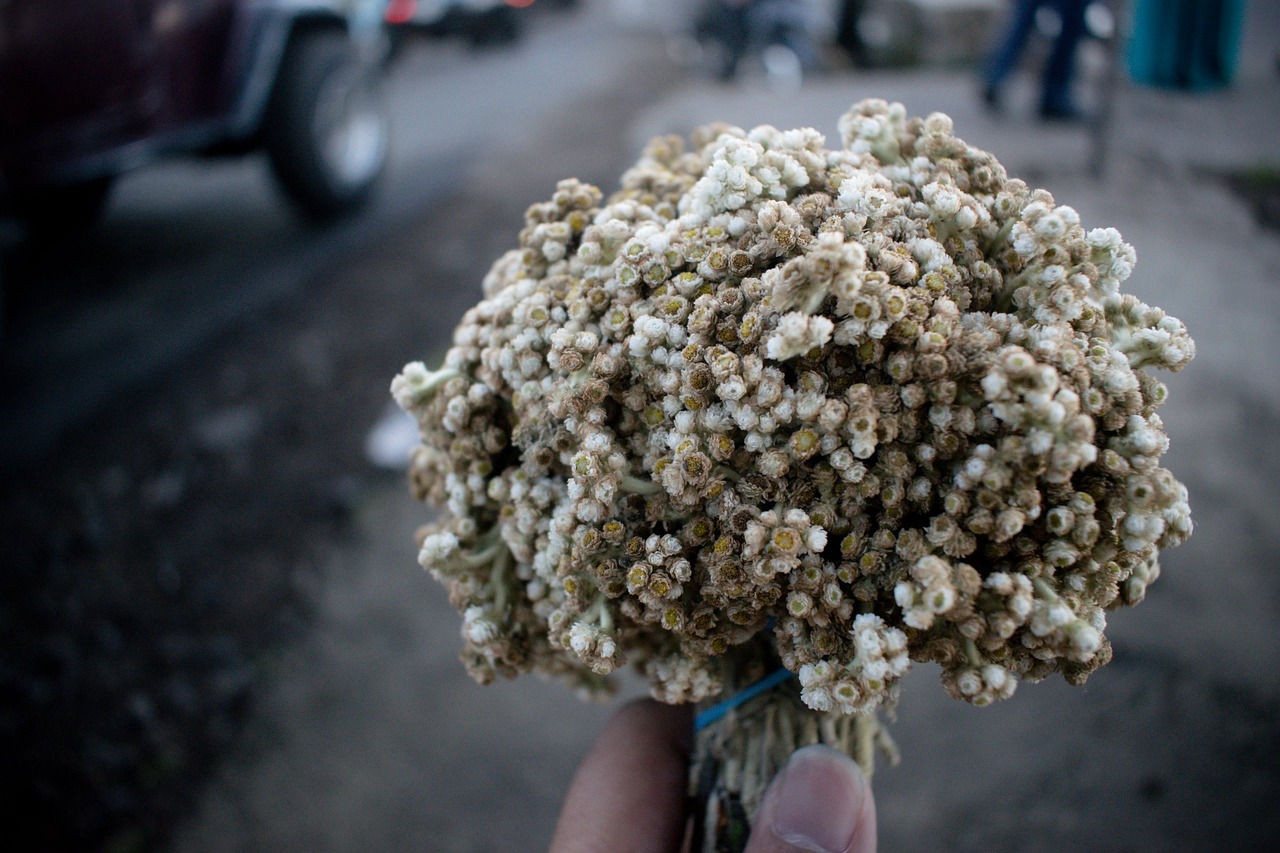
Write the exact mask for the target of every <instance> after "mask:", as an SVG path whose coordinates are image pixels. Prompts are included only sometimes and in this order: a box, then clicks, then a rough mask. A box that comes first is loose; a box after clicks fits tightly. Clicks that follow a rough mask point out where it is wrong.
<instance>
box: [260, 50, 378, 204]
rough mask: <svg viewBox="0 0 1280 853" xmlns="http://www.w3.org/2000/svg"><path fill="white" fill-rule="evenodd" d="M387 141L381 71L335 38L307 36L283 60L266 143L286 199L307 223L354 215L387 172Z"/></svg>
mask: <svg viewBox="0 0 1280 853" xmlns="http://www.w3.org/2000/svg"><path fill="white" fill-rule="evenodd" d="M389 135H390V128H389V120H388V117H387V109H386V105H385V103H384V101H383V96H382V81H381V68H380V66H377V65H375V64H371V63H367V62H363V61H361V59H360V57H359V56H358V54H357V52H356V51H355V50H354V49H353V48H352V47H351V45H350V44H349V43H348V42H347V40H346V39H345V37H343V36H342V35H341V34H338V33H304V34H302V35H300V36H298V37H297V38H296V39H295V40H294V41H293V43H292V44H290V46H289V50H288V52H287V53H286V54H285V58H284V60H283V63H282V66H281V69H280V75H279V78H278V79H277V80H276V87H275V91H274V92H273V93H272V97H271V101H270V102H269V104H268V106H267V114H266V116H265V117H264V124H263V144H264V146H265V148H266V152H267V157H268V159H269V160H270V162H271V167H272V169H273V171H274V172H275V175H276V177H277V178H278V179H279V181H280V184H281V185H282V186H283V188H284V191H285V193H286V194H287V195H288V196H289V198H290V200H291V201H292V202H293V203H294V204H295V205H296V206H297V207H298V208H299V210H301V212H302V213H303V214H304V215H306V216H307V217H308V218H311V219H315V220H328V219H333V218H335V217H338V216H342V215H344V214H347V213H351V212H353V211H355V210H356V209H358V208H360V207H361V206H362V205H364V204H365V203H366V202H367V201H368V199H369V197H370V195H372V193H373V190H374V188H375V187H376V185H377V183H378V180H379V179H380V178H381V177H382V173H383V171H384V169H385V168H386V161H387V139H388V137H389Z"/></svg>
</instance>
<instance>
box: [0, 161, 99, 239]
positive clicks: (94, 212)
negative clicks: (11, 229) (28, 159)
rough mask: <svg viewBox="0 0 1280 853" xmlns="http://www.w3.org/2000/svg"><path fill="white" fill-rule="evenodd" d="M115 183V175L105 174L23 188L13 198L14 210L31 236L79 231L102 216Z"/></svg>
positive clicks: (56, 235) (38, 236)
mask: <svg viewBox="0 0 1280 853" xmlns="http://www.w3.org/2000/svg"><path fill="white" fill-rule="evenodd" d="M114 183H115V178H114V176H106V177H102V178H94V179H92V180H88V181H80V182H77V183H74V184H64V185H62V186H56V187H50V188H48V189H43V190H39V191H32V192H24V193H21V194H19V195H18V196H17V197H16V198H14V199H13V212H14V214H15V215H16V216H17V218H18V220H19V221H20V222H22V224H23V225H24V226H25V227H26V229H27V233H28V235H29V236H31V237H32V238H33V239H38V240H51V239H57V238H59V237H64V236H69V235H74V234H78V233H80V232H81V231H86V230H88V229H89V228H92V227H93V226H94V225H96V224H97V222H98V220H99V219H101V218H102V212H103V211H104V210H106V207H107V200H108V198H109V197H110V195H111V187H112V186H113V185H114Z"/></svg>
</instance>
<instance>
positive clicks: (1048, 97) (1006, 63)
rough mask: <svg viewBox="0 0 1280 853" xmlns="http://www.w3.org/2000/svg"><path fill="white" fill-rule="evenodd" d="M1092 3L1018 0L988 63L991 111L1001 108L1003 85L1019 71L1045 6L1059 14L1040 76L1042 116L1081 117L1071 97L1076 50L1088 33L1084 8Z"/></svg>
mask: <svg viewBox="0 0 1280 853" xmlns="http://www.w3.org/2000/svg"><path fill="white" fill-rule="evenodd" d="M1088 5H1089V0H1016V3H1015V5H1014V8H1013V11H1012V13H1011V15H1010V17H1009V23H1008V25H1007V27H1006V29H1005V34H1004V36H1003V38H1002V39H1001V40H1000V42H999V44H998V46H997V47H996V50H995V52H994V53H992V54H991V56H990V58H989V59H988V61H987V66H986V74H985V77H984V80H983V82H984V87H983V90H982V95H983V100H984V101H985V102H986V103H987V105H988V106H989V107H991V108H992V109H999V108H1000V106H1001V97H1000V96H1001V91H1000V90H1001V86H1002V85H1003V84H1004V82H1005V80H1006V78H1008V76H1009V75H1010V74H1011V73H1012V72H1013V71H1014V70H1015V69H1016V68H1017V66H1018V60H1019V59H1020V58H1021V57H1022V53H1023V50H1024V49H1025V48H1026V46H1027V39H1028V37H1029V36H1030V35H1031V30H1032V28H1033V27H1035V23H1036V13H1037V12H1039V11H1040V9H1041V8H1042V7H1049V8H1052V9H1053V10H1054V11H1055V12H1056V13H1057V15H1058V20H1059V27H1058V34H1057V35H1056V36H1055V37H1054V40H1053V48H1052V50H1051V51H1050V53H1049V59H1048V61H1047V62H1046V63H1045V66H1044V69H1043V71H1042V72H1041V75H1040V108H1039V109H1040V117H1041V118H1044V119H1049V120H1057V121H1073V120H1078V119H1080V118H1082V117H1083V116H1082V114H1081V112H1080V110H1079V108H1078V107H1077V106H1076V103H1075V99H1074V98H1073V96H1072V92H1071V88H1072V82H1073V80H1074V78H1075V59H1076V48H1077V46H1078V45H1079V44H1080V38H1081V37H1082V36H1083V35H1084V32H1085V20H1084V15H1085V9H1086V8H1087V7H1088Z"/></svg>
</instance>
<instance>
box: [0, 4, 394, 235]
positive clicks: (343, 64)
mask: <svg viewBox="0 0 1280 853" xmlns="http://www.w3.org/2000/svg"><path fill="white" fill-rule="evenodd" d="M385 2H386V0H59V2H49V0H0V212H3V211H5V210H6V209H7V210H8V211H9V212H10V213H11V214H15V215H17V216H18V217H19V218H20V219H22V220H24V221H25V222H26V223H27V224H28V225H29V226H30V227H31V229H32V230H34V231H48V230H56V231H63V230H67V229H71V228H75V227H77V226H84V225H87V224H90V223H91V222H93V221H94V220H95V219H96V218H97V216H98V215H99V214H100V213H101V211H102V209H103V207H104V205H105V202H106V199H107V195H108V192H109V190H110V188H111V185H112V182H113V181H114V180H115V179H116V178H117V177H118V176H119V175H121V174H123V173H125V172H127V171H129V170H131V169H134V168H136V167H139V166H143V165H146V164H148V163H151V162H154V161H156V160H158V159H160V158H162V157H168V156H171V155H179V154H205V155H214V154H244V153H248V152H251V151H258V150H262V151H265V152H266V155H267V157H268V158H269V160H270V163H271V166H272V169H273V172H274V174H275V176H276V177H277V178H278V180H279V183H280V185H281V186H282V188H283V189H284V191H285V193H286V194H287V196H288V198H289V199H290V200H291V201H292V202H293V203H294V204H295V205H296V206H297V207H298V208H299V209H300V210H301V212H302V213H304V214H305V215H307V216H308V217H311V218H314V219H327V218H330V217H334V216H337V215H340V214H344V213H347V212H349V211H352V210H355V209H356V208H358V207H360V206H361V205H362V204H363V203H364V202H365V201H366V200H367V199H368V197H369V195H370V194H371V192H372V190H373V188H374V186H375V184H376V183H377V181H378V179H379V177H380V176H381V174H382V172H383V169H384V167H385V163H386V156H387V138H388V135H389V134H388V130H389V128H388V119H387V112H386V109H385V107H384V104H383V101H382V97H381V78H382V69H383V66H384V59H385V56H386V51H387V46H386V41H387V39H386V32H385V29H384V27H383V23H382V16H383V12H384V8H385Z"/></svg>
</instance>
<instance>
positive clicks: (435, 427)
mask: <svg viewBox="0 0 1280 853" xmlns="http://www.w3.org/2000/svg"><path fill="white" fill-rule="evenodd" d="M840 131H841V135H842V139H843V147H841V148H839V149H835V150H828V149H826V148H825V147H824V146H825V142H824V140H823V138H822V136H821V135H820V134H818V133H817V132H815V131H812V130H795V131H785V132H784V131H779V130H777V129H775V128H771V127H760V128H756V129H754V130H752V131H749V132H748V131H744V130H741V129H738V128H732V127H728V126H723V125H719V126H710V127H707V128H703V129H701V130H699V131H697V132H695V134H694V136H693V146H692V148H689V149H686V147H685V145H684V143H683V142H682V141H681V140H680V139H678V138H676V137H663V138H659V139H656V140H654V141H653V142H652V143H651V144H650V145H649V147H648V148H647V149H646V150H645V152H644V153H643V155H642V156H641V158H640V160H639V162H638V163H637V164H636V165H635V166H634V167H633V168H631V169H630V170H628V171H627V173H626V174H624V175H623V178H622V184H621V189H620V190H619V191H618V192H617V193H616V194H615V195H614V196H613V197H611V198H610V199H608V200H607V201H605V200H604V199H603V198H602V196H601V194H600V192H599V191H598V190H596V189H595V188H594V187H590V186H587V185H584V184H581V183H579V182H577V181H573V180H568V181H564V182H561V183H560V184H559V185H558V186H557V188H556V191H555V193H554V195H553V196H552V198H551V199H550V200H549V201H547V202H545V203H541V204H536V205H534V206H533V207H531V208H529V211H528V213H527V214H526V225H525V227H524V229H523V230H522V231H521V234H520V247H519V248H518V249H515V250H512V251H511V252H508V253H507V254H506V255H504V256H503V257H502V258H500V259H499V260H498V261H497V263H495V264H494V265H493V267H492V268H491V269H490V271H489V273H488V275H487V276H486V277H485V280H484V299H483V300H482V301H481V302H480V303H479V304H477V305H476V306H475V307H474V308H472V309H471V310H470V311H468V312H467V314H466V316H465V317H464V319H463V321H462V323H461V325H460V326H459V327H458V329H457V331H456V332H455V334H454V340H453V346H452V348H451V349H450V350H449V352H448V355H447V357H446V359H445V363H444V365H443V367H442V368H441V369H440V370H438V371H435V372H431V371H428V370H427V369H426V368H425V367H424V366H423V365H422V364H421V363H413V364H410V365H408V366H407V367H406V368H405V370H404V371H403V372H402V373H401V374H400V375H399V376H397V377H396V379H395V381H394V383H393V385H392V393H393V395H394V397H395V399H396V400H397V402H399V403H400V405H401V406H403V407H404V408H405V409H406V410H407V411H409V412H410V413H412V414H413V415H414V416H415V417H416V418H417V419H418V421H419V424H420V426H421V430H422V445H421V447H419V448H418V450H417V452H416V454H415V457H414V460H413V466H412V472H411V479H412V483H413V485H414V490H415V493H416V494H417V495H418V496H419V497H422V498H424V499H426V500H428V501H430V502H433V503H436V504H438V505H442V506H443V507H445V509H446V510H447V514H446V515H445V516H444V517H443V518H442V519H441V520H440V521H438V522H436V523H435V524H434V525H432V526H430V527H429V528H428V529H427V530H426V531H424V535H423V539H422V548H421V554H420V561H421V563H422V565H423V566H424V567H425V568H426V569H428V570H429V571H430V572H432V574H433V575H434V576H436V577H437V578H438V579H440V580H441V582H443V583H444V584H446V585H447V586H448V588H449V590H450V595H451V599H452V601H453V602H454V604H455V605H456V606H457V607H458V608H459V610H460V611H461V612H462V613H463V616H464V618H463V643H464V651H463V658H464V660H465V661H466V663H467V664H468V666H469V667H470V669H471V671H472V672H473V674H474V675H475V676H476V677H477V678H479V679H481V680H488V679H491V678H493V677H494V676H495V675H498V674H501V675H512V674H515V673H518V672H524V671H529V670H537V671H540V672H545V673H551V674H558V675H570V676H575V677H577V678H578V679H580V680H581V682H582V683H584V684H587V685H590V686H599V685H600V684H601V683H602V679H603V678H604V677H605V676H606V675H607V674H608V673H610V672H612V671H613V670H614V669H616V668H617V667H619V666H621V665H623V664H624V663H630V664H633V665H635V666H636V667H638V668H639V669H640V671H642V672H643V673H645V674H646V675H647V676H648V678H649V679H650V681H651V682H652V686H653V690H654V693H655V695H657V696H659V697H660V698H662V699H664V700H666V701H671V702H676V701H701V700H703V699H707V698H710V697H712V696H714V695H715V694H716V693H717V692H718V691H719V690H720V689H721V685H722V684H727V683H738V682H739V681H740V679H739V678H736V677H732V678H731V677H726V676H727V675H730V674H733V673H740V672H742V671H746V670H748V669H750V668H752V667H756V666H758V665H760V663H761V661H760V660H759V659H758V656H759V649H760V648H761V644H760V642H759V639H760V637H761V636H770V637H771V638H772V639H771V643H770V646H769V647H770V648H772V650H773V652H776V654H777V656H778V657H779V658H780V659H781V661H782V663H783V665H785V666H786V667H787V668H788V669H791V670H792V671H794V672H796V673H798V674H799V676H800V683H801V689H802V696H803V699H804V701H805V702H806V703H807V704H808V705H809V706H810V707H812V708H814V709H817V710H839V711H842V712H845V713H866V712H869V711H870V710H872V709H873V708H874V707H875V706H876V705H877V704H878V703H880V702H883V701H885V700H887V699H891V698H892V697H893V695H894V692H895V682H896V681H897V679H899V678H900V677H901V676H902V674H903V673H904V672H905V671H906V669H907V667H908V665H909V663H908V662H909V661H910V660H915V661H932V662H936V663H937V664H939V665H940V667H941V669H942V681H943V684H944V686H945V687H946V689H947V690H948V691H949V692H950V694H951V695H953V696H955V697H956V698H960V699H963V700H966V701H969V702H972V703H974V704H979V705H983V704H987V703H989V702H991V701H994V700H996V699H1002V698H1005V697H1007V696H1009V695H1011V694H1012V693H1013V691H1014V688H1015V687H1016V685H1017V683H1018V681H1019V680H1020V679H1031V680H1034V679H1038V678H1042V677H1044V676H1046V675H1049V674H1051V673H1055V672H1059V673H1062V674H1063V675H1064V676H1066V677H1067V678H1068V679H1069V680H1071V681H1072V682H1076V683H1078V682H1080V681H1083V679H1084V678H1085V677H1087V675H1088V674H1089V673H1090V672H1091V671H1093V670H1094V669H1096V668H1097V667H1098V666H1100V665H1102V664H1104V663H1105V662H1106V661H1107V660H1108V659H1109V657H1110V647H1109V645H1108V643H1107V641H1106V638H1105V636H1104V633H1103V631H1104V629H1105V627H1106V620H1105V613H1106V611H1108V610H1110V609H1113V608H1116V607H1119V606H1121V605H1126V604H1134V603H1136V602H1137V601H1139V600H1141V599H1142V597H1143V596H1144V595H1145V592H1146V588H1147V586H1148V585H1149V584H1150V583H1151V582H1152V581H1153V580H1155V578H1156V577H1157V575H1158V571H1159V570H1158V565H1157V562H1156V558H1157V555H1158V551H1159V549H1161V548H1164V547H1168V546H1171V545H1174V544H1177V543H1178V542H1180V541H1182V540H1183V539H1185V538H1186V536H1187V535H1189V533H1190V531H1191V520H1190V512H1189V508H1188V504H1187V495H1186V489H1185V488H1184V487H1183V486H1182V485H1181V484H1180V483H1179V482H1178V481H1177V480H1176V479H1174V477H1173V476H1172V475H1171V474H1170V473H1169V472H1168V471H1167V470H1165V469H1163V468H1161V467H1160V465H1159V462H1160V457H1161V456H1162V454H1163V453H1164V452H1165V450H1166V449H1167V446H1168V439H1167V437H1166V436H1165V433H1164V430H1163V424H1162V423H1161V420H1160V417H1159V415H1158V414H1157V412H1156V409H1157V407H1158V406H1159V405H1160V403H1161V402H1163V400H1164V398H1165V395H1166V390H1165V386H1164V385H1163V384H1161V383H1160V382H1158V381H1157V380H1155V379H1154V378H1153V377H1151V376H1150V375H1149V373H1148V370H1150V369H1152V368H1157V367H1161V368H1166V369H1169V370H1178V369H1180V368H1181V367H1183V366H1184V365H1185V364H1186V363H1187V362H1188V361H1189V360H1190V359H1191V357H1192V355H1193V354H1194V345H1193V343H1192V341H1191V339H1190V337H1189V336H1188V335H1187V331H1186V329H1185V328H1184V327H1183V326H1182V324H1181V323H1179V322H1178V321H1177V320H1175V319H1173V318H1172V317H1169V316H1167V315H1166V314H1164V312H1162V311H1160V310H1159V309H1158V308H1153V307H1151V306H1148V305H1145V304H1143V303H1141V302H1140V301H1138V300H1137V299H1135V298H1134V297H1132V296H1131V295H1128V294H1124V293H1122V292H1121V291H1120V286H1121V284H1122V283H1123V282H1124V280H1125V278H1126V277H1127V276H1128V275H1129V273H1130V271H1131V269H1132V267H1133V263H1134V255H1133V250H1132V248H1131V247H1129V246H1128V245H1127V244H1125V243H1124V242H1123V241H1122V240H1121V239H1120V235H1119V234H1118V233H1117V232H1116V231H1115V230H1114V229H1094V230H1092V231H1086V230H1085V229H1084V227H1083V225H1082V224H1081V222H1080V217H1079V216H1078V215H1077V214H1076V212H1075V211H1074V210H1072V209H1071V208H1069V207H1066V206H1063V205H1059V204H1057V203H1056V202H1055V201H1054V199H1053V198H1052V196H1050V195H1049V194H1048V193H1047V192H1045V191H1043V190H1032V189H1030V188H1029V187H1028V186H1027V185H1026V184H1025V183H1023V182H1022V181H1019V180H1017V179H1014V178H1010V177H1009V176H1008V175H1007V174H1006V173H1005V170H1004V168H1003V167H1002V166H1001V165H1000V164H999V162H997V161H996V159H995V158H994V157H992V156H991V155H990V154H988V153H986V152H983V151H980V150H978V149H975V148H973V147H972V146H969V145H968V144H966V143H965V142H963V141H962V140H960V139H958V138H957V137H956V136H955V135H954V133H953V132H952V127H951V122H950V120H949V119H948V118H946V117H945V116H942V115H937V114H935V115H932V116H929V117H927V118H923V119H921V118H912V117H908V116H907V114H906V112H905V110H904V109H903V108H902V107H901V105H897V104H894V105H890V104H886V103H884V102H882V101H865V102H863V103H861V104H858V105H856V106H855V107H854V108H853V109H852V110H851V111H850V112H849V113H848V114H847V115H846V116H845V117H844V118H843V119H842V120H841V122H840Z"/></svg>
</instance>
